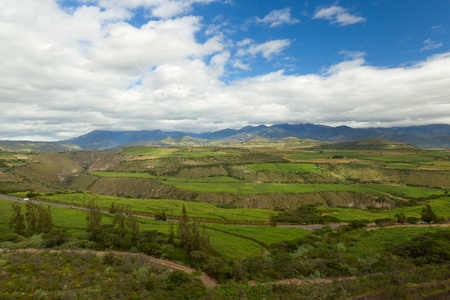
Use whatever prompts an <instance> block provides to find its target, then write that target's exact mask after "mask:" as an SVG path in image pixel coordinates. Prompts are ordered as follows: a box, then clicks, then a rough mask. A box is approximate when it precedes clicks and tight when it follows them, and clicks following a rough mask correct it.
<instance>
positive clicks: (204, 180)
mask: <svg viewBox="0 0 450 300" xmlns="http://www.w3.org/2000/svg"><path fill="white" fill-rule="evenodd" d="M91 174H92V175H96V176H101V177H115V178H127V177H128V178H130V177H131V178H150V179H154V180H158V181H160V182H162V183H171V182H174V183H180V182H181V183H190V182H193V183H223V182H231V183H235V182H237V183H239V182H244V181H242V180H239V179H236V178H232V177H227V176H213V177H202V178H184V177H166V176H155V175H151V174H150V173H129V172H92V173H91Z"/></svg>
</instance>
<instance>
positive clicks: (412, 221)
mask: <svg viewBox="0 0 450 300" xmlns="http://www.w3.org/2000/svg"><path fill="white" fill-rule="evenodd" d="M419 221H420V218H417V217H407V218H406V222H408V223H409V224H417V223H418V222H419Z"/></svg>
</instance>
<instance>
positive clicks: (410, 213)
mask: <svg viewBox="0 0 450 300" xmlns="http://www.w3.org/2000/svg"><path fill="white" fill-rule="evenodd" d="M427 203H428V204H430V206H431V209H432V210H433V211H434V213H435V214H436V215H437V216H444V217H446V218H449V217H450V198H449V197H446V198H439V199H433V200H428V201H427ZM423 208H424V206H409V207H400V208H394V209H390V210H379V211H371V210H364V209H358V208H339V207H334V208H329V207H319V210H321V211H323V213H326V214H327V215H329V216H332V217H336V218H338V219H339V220H340V221H343V222H350V221H352V220H368V221H369V222H373V221H375V220H376V219H382V218H395V215H396V214H397V213H404V214H405V215H406V216H407V217H417V218H420V217H421V215H422V209H423Z"/></svg>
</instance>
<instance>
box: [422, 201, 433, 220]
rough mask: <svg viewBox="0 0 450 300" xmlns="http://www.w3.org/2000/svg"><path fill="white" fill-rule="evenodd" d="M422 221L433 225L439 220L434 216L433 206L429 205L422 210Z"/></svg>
mask: <svg viewBox="0 0 450 300" xmlns="http://www.w3.org/2000/svg"><path fill="white" fill-rule="evenodd" d="M421 219H422V221H424V222H427V223H431V222H434V221H436V220H437V217H436V215H435V214H434V212H433V210H432V209H431V206H430V205H429V204H427V205H426V206H425V207H424V208H423V209H422V218H421Z"/></svg>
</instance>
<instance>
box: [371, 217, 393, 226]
mask: <svg viewBox="0 0 450 300" xmlns="http://www.w3.org/2000/svg"><path fill="white" fill-rule="evenodd" d="M396 221H397V220H396V219H392V218H382V219H376V220H375V224H377V225H378V226H390V225H394V224H395V222H396Z"/></svg>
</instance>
